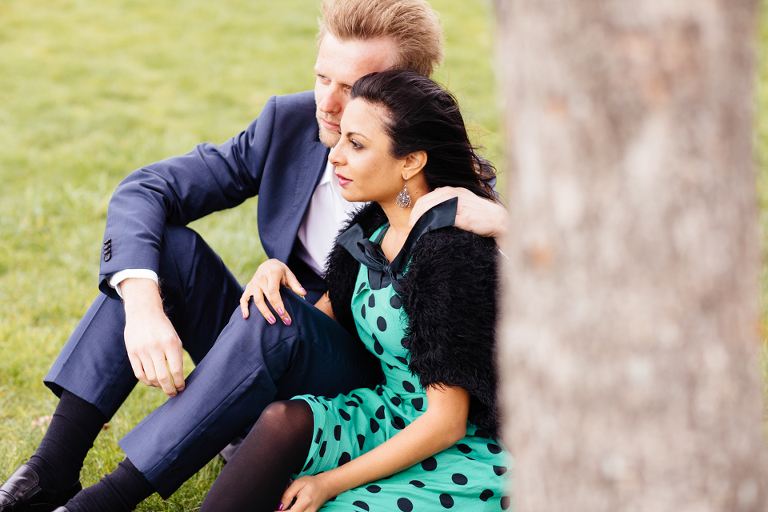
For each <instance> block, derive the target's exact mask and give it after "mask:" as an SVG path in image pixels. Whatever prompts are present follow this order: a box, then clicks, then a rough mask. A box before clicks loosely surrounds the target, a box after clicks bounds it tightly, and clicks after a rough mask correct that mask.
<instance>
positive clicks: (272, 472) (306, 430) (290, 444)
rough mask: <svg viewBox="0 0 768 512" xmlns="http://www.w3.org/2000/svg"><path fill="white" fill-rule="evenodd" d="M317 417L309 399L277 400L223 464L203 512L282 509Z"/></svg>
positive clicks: (203, 506)
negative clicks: (291, 479)
mask: <svg viewBox="0 0 768 512" xmlns="http://www.w3.org/2000/svg"><path fill="white" fill-rule="evenodd" d="M313 430H314V417H313V415H312V409H311V408H310V406H309V404H307V403H306V402H305V401H304V400H290V401H286V402H275V403H273V404H271V405H270V406H269V407H267V408H266V409H265V410H264V412H263V413H262V414H261V417H260V418H259V421H258V422H257V423H256V425H254V427H253V428H252V429H251V432H250V433H249V434H248V437H246V438H245V441H244V442H243V444H242V445H241V446H240V448H238V449H237V451H236V452H235V455H234V456H233V457H232V459H231V460H230V461H229V462H228V463H227V465H226V466H224V469H223V470H222V471H221V474H219V477H218V478H217V479H216V481H215V482H214V483H213V486H211V490H210V491H208V495H207V496H206V497H205V501H204V502H203V505H202V507H201V508H200V512H229V511H232V512H241V511H242V512H244V511H254V512H255V511H262V510H263V511H268V512H273V511H275V510H277V507H278V504H279V502H280V498H281V497H282V495H283V492H284V491H285V487H286V486H287V485H288V481H289V479H290V477H291V475H292V474H293V473H298V472H299V471H301V468H302V465H303V464H304V461H305V459H306V458H307V454H308V453H309V448H310V446H311V444H312V432H313Z"/></svg>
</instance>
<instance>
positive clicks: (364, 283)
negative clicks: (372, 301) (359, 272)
mask: <svg viewBox="0 0 768 512" xmlns="http://www.w3.org/2000/svg"><path fill="white" fill-rule="evenodd" d="M366 286H368V283H366V282H365V281H363V282H362V283H360V287H359V288H358V289H357V293H360V292H361V291H363V288H365V287H366Z"/></svg>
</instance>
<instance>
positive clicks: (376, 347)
mask: <svg viewBox="0 0 768 512" xmlns="http://www.w3.org/2000/svg"><path fill="white" fill-rule="evenodd" d="M373 350H374V352H376V354H378V355H381V354H383V353H384V347H382V346H381V343H379V340H377V339H376V335H374V336H373ZM390 370H391V368H390Z"/></svg>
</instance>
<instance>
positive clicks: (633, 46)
mask: <svg viewBox="0 0 768 512" xmlns="http://www.w3.org/2000/svg"><path fill="white" fill-rule="evenodd" d="M496 7H497V14H498V34H499V41H500V49H501V51H500V52H499V53H500V61H501V76H502V91H503V97H504V102H505V108H506V121H507V123H506V124H507V144H506V145H507V149H508V159H509V168H510V176H509V180H508V184H509V192H508V202H509V205H510V215H511V226H512V230H511V235H510V237H509V240H508V242H507V244H506V250H505V252H506V254H507V255H508V257H509V261H508V262H507V265H506V268H505V273H506V279H505V291H504V306H503V308H504V310H503V320H502V324H501V327H500V333H501V335H500V338H501V339H500V349H499V368H500V374H501V393H502V406H503V412H504V421H505V424H504V428H503V432H504V434H503V435H504V439H505V441H506V443H507V444H508V446H509V447H510V449H511V451H512V454H513V456H514V457H515V470H514V473H515V474H514V492H513V495H514V500H515V506H516V510H517V511H518V512H528V511H547V512H551V511H561V510H562V511H565V510H567V511H569V512H573V511H577V512H578V511H585V512H586V511H589V512H595V511H602V510H605V511H612V512H613V511H619V510H620V511H649V512H650V511H654V512H656V511H675V512H679V511H689V510H690V511H710V510H712V511H714V510H718V511H726V510H727V511H741V510H745V511H746V510H749V511H757V510H760V511H765V510H766V509H768V458H767V457H766V447H765V445H766V438H765V432H764V427H763V421H764V412H763V401H762V392H761V388H762V386H761V376H760V371H759V357H758V354H759V349H760V336H759V332H758V325H759V312H758V270H759V265H760V254H759V248H758V239H759V238H758V227H757V211H756V192H755V176H754V174H753V168H752V163H753V153H752V104H753V96H752V79H753V47H752V45H753V38H754V28H755V27H754V24H755V22H756V19H757V13H756V8H757V4H756V2H755V1H754V0H647V1H644V2H637V1H632V0H579V1H572V0H496Z"/></svg>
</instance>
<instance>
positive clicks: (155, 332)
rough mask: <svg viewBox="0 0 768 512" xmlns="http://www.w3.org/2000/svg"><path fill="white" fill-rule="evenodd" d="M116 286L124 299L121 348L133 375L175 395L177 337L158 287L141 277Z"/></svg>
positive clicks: (179, 376)
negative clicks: (125, 354) (123, 335)
mask: <svg viewBox="0 0 768 512" xmlns="http://www.w3.org/2000/svg"><path fill="white" fill-rule="evenodd" d="M120 290H121V292H122V294H123V300H124V302H125V348H126V350H127V351H128V359H129V360H130V361H131V367H132V368H133V373H134V375H136V378H137V379H139V381H140V382H141V383H143V384H145V385H147V386H154V387H156V388H162V390H163V391H164V392H165V394H166V395H168V396H169V397H174V396H176V394H177V393H178V392H179V391H182V390H183V389H184V369H183V363H182V352H181V340H180V339H179V336H178V334H176V329H174V328H173V325H172V324H171V321H170V320H169V319H168V317H167V316H166V315H165V312H164V311H163V302H162V299H161V298H160V290H159V289H158V288H157V285H156V284H155V282H154V281H152V280H151V279H142V278H130V279H126V280H125V281H123V282H122V283H120ZM166 361H167V362H168V365H167V366H166ZM168 368H170V372H169V371H168Z"/></svg>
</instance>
